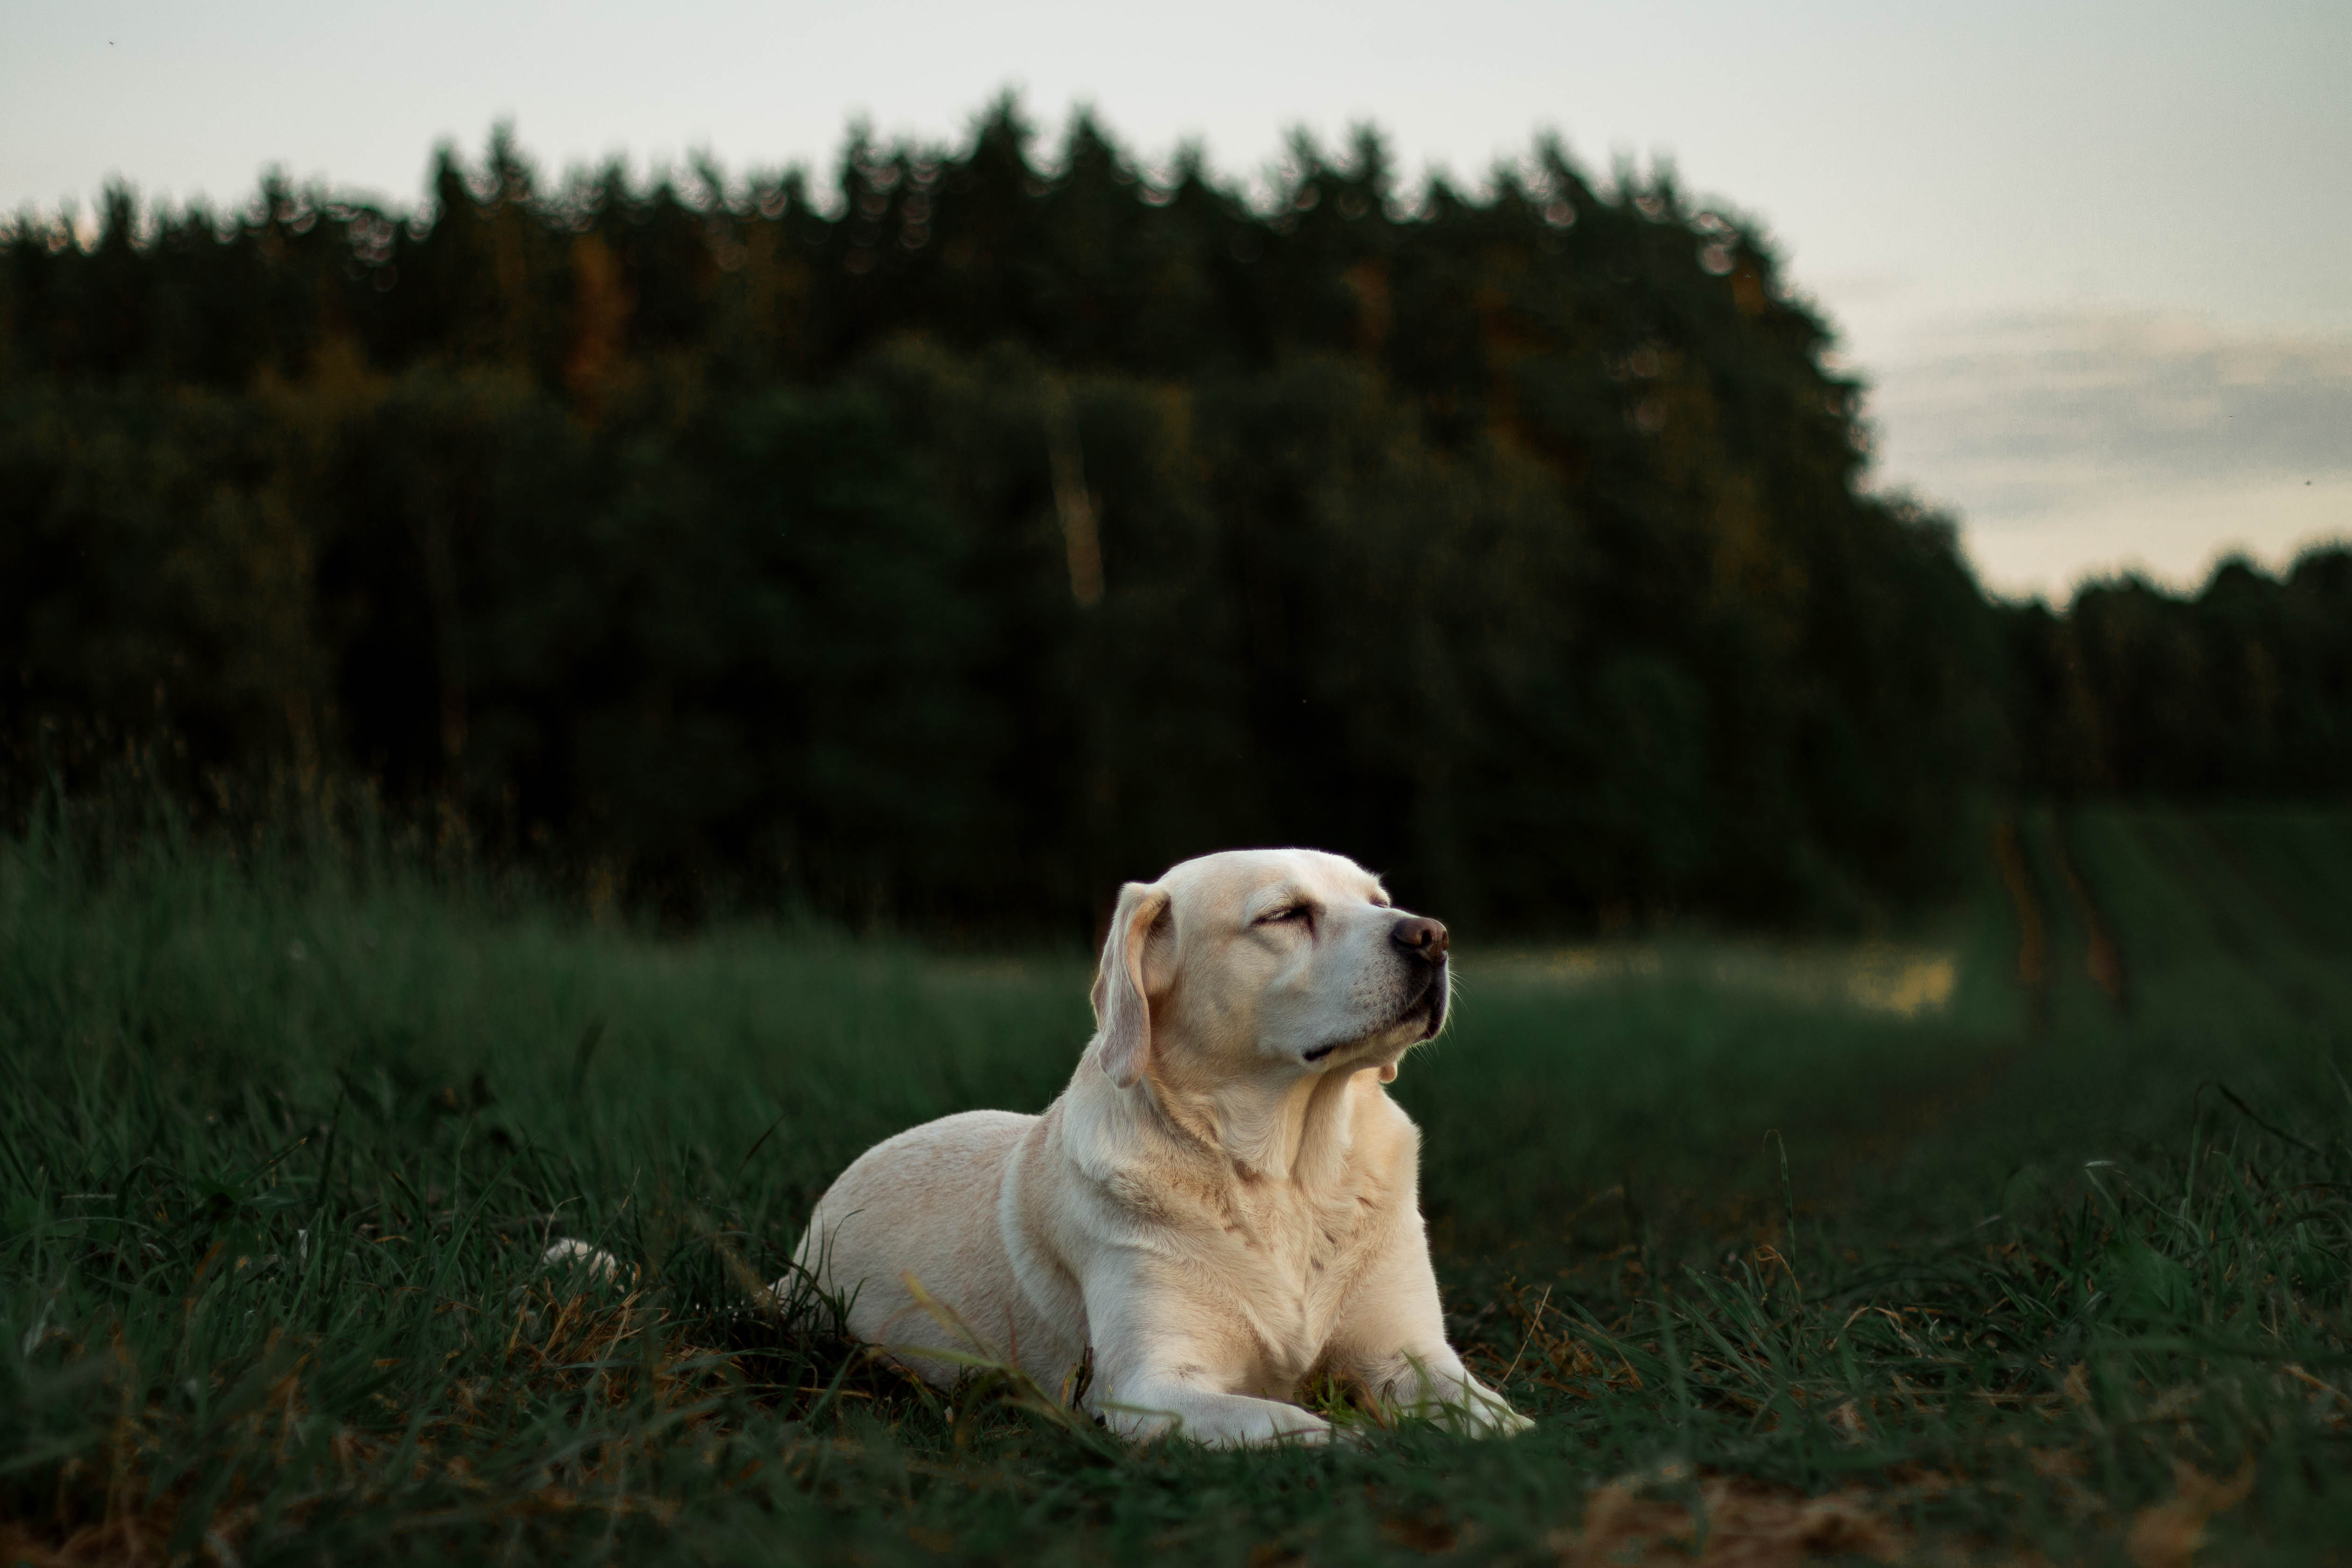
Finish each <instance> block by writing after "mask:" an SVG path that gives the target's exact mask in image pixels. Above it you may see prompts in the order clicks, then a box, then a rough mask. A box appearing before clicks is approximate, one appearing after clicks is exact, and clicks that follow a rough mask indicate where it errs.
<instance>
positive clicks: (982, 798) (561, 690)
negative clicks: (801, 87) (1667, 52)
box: [0, 100, 2352, 936]
mask: <svg viewBox="0 0 2352 1568" xmlns="http://www.w3.org/2000/svg"><path fill="white" fill-rule="evenodd" d="M432 189H433V195H432V199H431V201H430V204H429V205H428V206H427V207H426V208H425V209H424V210H420V211H417V212H414V213H411V212H404V211H401V210H397V209H394V208H392V207H388V206H383V205H376V204H364V203H359V202H355V201H351V200H344V199H341V198H339V197H337V196H335V195H334V194H333V193H329V192H326V191H323V190H310V189H301V188H296V187H294V186H292V185H289V183H286V182H284V181H282V180H278V179H271V180H268V181H266V182H265V183H264V184H263V186H262V188H261V191H260V193H259V194H258V196H257V198H256V199H255V200H254V201H253V202H252V204H250V205H249V206H247V207H246V208H244V209H241V210H238V211H235V212H220V211H213V210H207V209H205V208H204V207H201V206H193V207H188V208H184V209H179V210H169V209H165V208H163V207H157V206H152V205H142V204H141V203H140V201H139V200H138V199H137V197H136V196H135V194H134V193H131V191H130V190H128V189H123V188H118V189H115V190H112V191H110V193H108V194H107V196H106V199H105V201H104V204H103V207H102V211H101V212H100V214H97V218H96V221H95V222H94V223H92V224H88V225H80V226H77V225H75V224H74V223H73V222H71V221H69V219H68V217H67V216H65V215H54V214H53V215H43V214H28V215H25V216H20V217H19V218H18V219H16V221H15V222H14V223H13V224H12V225H10V226H9V227H8V228H7V230H6V232H5V235H0V794H4V795H5V804H6V806H7V808H8V809H9V810H11V811H13V812H17V813H22V812H23V811H25V810H27V809H29V808H30V807H31V806H32V805H33V804H34V803H35V802H36V801H37V800H38V799H39V798H40V797H42V796H43V795H44V794H45V793H53V792H56V791H60V790H63V791H67V792H72V791H75V790H78V789H82V788H85V787H87V786H89V785H90V784H91V783H92V782H94V781H96V780H99V779H102V778H108V777H120V776H124V775H126V774H128V775H135V776H136V777H138V778H139V779H142V780H146V781H149V782H150V783H152V785H153V786H154V787H155V788H157V789H160V790H161V791H163V793H165V794H167V795H168V796H170V797H171V798H172V799H173V800H176V801H179V802H181V803H182V804H183V805H184V807H185V808H186V809H188V810H194V811H197V812H199V813H209V814H211V816H213V817H214V818H216V819H218V820H220V821H244V820H247V819H249V818H251V817H252V816H253V815H254V813H256V812H257V811H259V810H263V809H264V808H263V806H262V805H261V804H259V803H260V802H264V801H265V800H279V801H281V802H282V798H283V797H284V796H285V795H286V793H287V792H288V791H289V790H290V791H295V792H298V793H299V794H300V795H301V796H302V797H303V798H304V799H306V800H311V801H313V802H320V801H327V802H340V803H341V804H340V805H334V806H332V807H331V810H330V814H332V812H333V810H358V809H359V807H360V805H361V804H362V803H364V805H365V806H366V808H367V809H368V810H372V811H374V812H377V813H379V814H386V815H388V816H389V818H390V819H392V820H397V821H405V822H409V823H412V824H415V828H416V831H419V832H423V833H427V834H429V835H431V836H432V838H433V839H434V841H435V842H436V844H437V845H438V846H439V847H440V848H441V849H443V850H453V847H454V849H455V850H462V851H463V852H464V853H466V854H467V855H469V856H473V857H477V858H478V859H480V860H481V861H483V862H490V863H502V864H513V865H518V866H525V867H535V868H537V869H538V870H539V871H540V872H541V873H543V874H545V875H547V876H549V877H551V878H553V879H555V880H557V881H559V882H563V883H569V884H572V885H577V886H581V887H584V888H587V889H589V890H591V891H592V893H595V894H598V895H599V896H604V897H609V898H617V899H622V900H625V901H626V902H628V903H630V904H635V905H641V906H645V907H652V908H658V909H660V910H662V911H664V912H666V913H667V914H670V915H677V916H680V917H683V918H687V919H693V918H696V917H698V915H702V914H704V913H707V912H709V911H713V910H716V909H719V908H722V907H740V906H742V905H744V904H747V903H748V904H771V903H778V902H780V903H782V904H789V905H791V906H793V907H799V908H803V909H806V910H809V911H812V912H814V913H818V914H821V915H826V916H829V917H833V918H837V919H843V920H847V921H850V922H852V923H854V924H857V925H862V926H863V925H875V924H877V923H878V924H888V925H893V926H903V927H906V928H909V929H919V930H929V931H935V932H940V933H974V932H1012V933H1016V934H1020V935H1024V936H1035V935H1041V934H1060V935H1063V936H1084V935H1085V934H1086V932H1087V926H1088V925H1089V923H1090V922H1091V921H1092V920H1094V919H1095V918H1096V917H1097V915H1098V913H1099V909H1100V907H1101V906H1102V904H1104V901H1105V900H1106V899H1107V898H1108V895H1109V893H1110V892H1111V891H1112V890H1114V889H1115V888H1116V886H1117V883H1118V881H1119V880H1121V879H1122V878H1128V877H1136V876H1148V875H1150V874H1152V873H1156V872H1157V871H1158V870H1159V869H1160V867H1162V866H1164V865H1165V864H1167V863H1169V862H1171V861H1173V860H1175V859H1177V858H1180V857H1181V856H1183V855H1186V854H1189V853H1192V852H1199V851H1202V850H1205V849H1210V848H1214V847H1222V846H1226V845H1233V844H1244V843H1265V842H1276V841H1305V842H1311V843H1315V844H1318V845H1321V846H1324V847H1328V848H1331V849H1334V850H1337V851H1340V852H1346V853H1349V854H1352V855H1354V856H1356V857H1358V858H1359V859H1361V860H1363V861H1364V862H1367V863H1369V864H1371V865H1374V866H1377V867H1380V868H1381V869H1382V870H1383V871H1384V872H1386V873H1388V874H1389V875H1390V877H1391V883H1392V884H1393V885H1394V886H1395V887H1396V888H1397V889H1398V890H1399V893H1400V896H1401V897H1402V898H1404V899H1405V900H1406V901H1407V902H1410V903H1414V904H1420V905H1423V906H1426V907H1430V908H1433V909H1438V910H1442V911H1444V913H1445V915H1446V917H1447V918H1448V919H1449V920H1453V921H1458V922H1461V923H1464V924H1465V925H1467V926H1469V927H1471V928H1473V929H1478V930H1486V931H1491V932H1503V933H1522V934H1528V935H1541V934H1552V933H1573V932H1580V931H1591V930H1612V929H1622V928H1625V927H1627V926H1628V925H1646V924H1650V923H1654V922H1658V921H1664V920H1674V919H1678V918H1685V919H1700V920H1708V921H1726V922H1736V923H1746V924H1757V923H1762V924H1771V925H1790V926H1819V927H1825V928H1832V927H1833V928H1855V927H1863V926H1869V925H1874V924H1875V923H1879V922H1883V921H1884V920H1885V919H1887V918H1889V917H1890V916H1893V915H1899V914H1900V913H1901V912H1903V911H1906V910H1909V909H1916V908H1919V907H1923V906H1925V905H1926V904H1928V903H1930V902H1932V901H1934V900H1937V899H1939V898H1942V897H1945V896H1947V895H1948V894H1949V892H1950V890H1951V889H1952V888H1953V887H1954V886H1955V885H1957V879H1958V878H1959V877H1960V876H1961V875H1962V873H1963V870H1964V868H1965V866H1967V865H1968V864H1969V863H1972V862H1979V861H1981V859H1982V857H1983V855H1984V853H1985V845H1984V843H1983V842H1982V841H1981V835H1980V833H1979V831H1978V830H1977V829H1975V828H1973V827H1971V826H1970V825H1969V824H1970V823H1972V822H1976V821H1980V820H1981V819H1980V813H1979V806H1980V805H1981V804H1982V803H1983V802H1985V801H1987V800H2058V801H2061V802H2080V801H2095V800H2144V799H2162V800H2175V801H2184V802H2190V801H2200V800H2294V801H2315V800H2341V799H2342V797H2343V795H2344V793H2345V791H2346V789H2347V783H2352V551H2347V549H2343V548H2334V549H2319V550H2315V551H2313V552H2311V553H2309V554H2307V555H2305V557H2304V558H2303V559H2300V560H2299V561H2297V562H2296V563H2294V566H2293V567H2292V568H2291V570H2288V571H2287V572H2286V573H2285V574H2284V575H2283V576H2281V577H2272V576H2270V575H2267V574H2265V573H2263V571H2261V570H2257V569H2255V568H2253V567H2252V566H2251V565H2249V564H2247V563H2245V562H2242V561H2231V562H2227V563H2224V564H2223V565H2222V566H2221V568H2220V569H2218V570H2216V571H2215V573H2214V574H2213V576H2212V578H2211V580H2210V582H2209V583H2207V584H2206V585H2205V586H2204V587H2203V588H2202V590H2201V591H2198V592H2196V593H2194V594H2193V595H2186V594H2180V593H2176V592H2172V591H2167V590H2165V589H2163V588H2161V587H2158V586H2156V585H2152V584H2149V583H2147V582H2144V581H2139V580H2116V581H2105V582H2097V583H2094V584H2090V585H2087V586H2085V587H2084V589H2083V590H2082V591H2079V592H2078V593H2077V594H2076V595H2075V596H2074V599H2073V601H2072V602H2070V603H2068V604H2065V605H2063V606H2051V605H2046V604H2042V603H2040V602H2030V603H2023V604H2020V603H2013V602H2007V601H2000V600H1997V599H1995V598H1993V597H1991V596H1990V595H1988V594H1987V593H1986V592H1985V591H1983V589H1982V588H1981V587H1980V586H1979V584H1978V583H1977V581H1976V580H1975V579H1974V577H1973V576H1972V574H1971V572H1970V570H1969V566H1968V564H1967V562H1966V560H1965V559H1964V558H1963V557H1962V555H1961V553H1960V551H1959V549H1958V544H1957V541H1956V534H1955V529H1954V527H1953V524H1952V522H1951V521H1950V519H1948V517H1944V516H1942V515H1940V514H1938V513H1937V511H1936V510H1935V509H1934V507H1932V506H1930V505H1927V504H1925V503H1920V502H1913V501H1909V500H1906V499H1903V498H1900V497H1888V496H1885V495H1883V494H1879V493H1877V492H1875V491H1874V490H1873V489H1872V488H1871V487H1869V486H1868V485H1867V484H1866V466H1867V462H1868V451H1869V424H1868V421H1867V417H1866V408H1865V403H1864V393H1865V391H1866V389H1865V387H1864V385H1863V384H1861V382H1858V381H1857V380H1856V379H1854V378H1853V377H1852V376H1849V375H1842V374H1839V373H1835V372H1833V371H1832V370H1831V369H1830V368H1828V361H1827V360H1826V359H1825V356H1826V355H1827V353H1828V351H1829V350H1830V349H1831V347H1832V342H1833V338H1832V325H1831V324H1830V323H1829V322H1827V321H1825V320H1824V319H1822V316H1821V314H1820V313H1819V312H1818V311H1817V310H1815V309H1814V308H1812V307H1811V305H1810V304H1809V303H1808V301H1807V300H1806V298H1804V296H1803V295H1802V293H1801V290H1799V289H1798V288H1797V287H1795V285H1794V284H1792V283H1791V281H1790V279H1789V277H1787V276H1786V273H1785V270H1784V268H1783V267H1782V265H1781V264H1780V260H1779V259H1778V257H1777V256H1776V255H1775V254H1774V251H1773V248H1772V246H1771V244H1770V242H1769V236H1768V235H1765V234H1764V233H1763V232H1762V230H1761V228H1760V226H1759V225H1757V224H1755V223H1754V222H1752V221H1750V220H1749V219H1748V218H1746V217H1744V216H1743V215H1742V214H1738V213H1736V212H1728V211H1724V210H1721V209H1719V208H1714V207H1708V206H1704V205H1701V204H1696V203H1695V202H1694V201H1693V200H1692V199H1691V198H1689V197H1688V196H1687V195H1686V194H1685V193H1684V192H1683V191H1682V190H1681V189H1680V188H1679V187H1678V186H1677V184H1676V183H1675V180H1674V178H1673V176H1672V174H1671V172H1666V171H1663V170H1654V171H1651V172H1646V173H1645V172H1641V171H1638V170H1636V169H1634V168H1632V167H1630V166H1621V167H1619V168H1617V169H1616V170H1614V171H1613V172H1612V175H1611V176H1610V177H1609V178H1607V179H1599V178H1596V177H1595V176H1593V175H1592V174H1591V172H1588V171H1586V170H1585V169H1583V168H1581V167H1580V165H1579V164H1578V163H1577V162H1575V161H1573V160H1572V159H1571V158H1570V156H1569V154H1568V153H1567V152H1566V151H1565V150H1564V149H1563V148H1561V147H1560V146H1559V145H1558V144H1556V143H1551V142H1541V143H1538V145H1537V146H1535V147H1534V148H1533V149H1532V150H1531V151H1530V152H1529V153H1528V156H1527V157H1526V158H1525V159H1524V160H1522V161H1521V162H1518V163H1517V164H1515V165H1512V166H1509V167H1505V168H1502V169H1498V170H1497V171H1496V172H1495V173H1494V175H1493V176H1492V177H1491V178H1490V179H1489V180H1488V181H1486V183H1484V184H1483V185H1482V186H1480V187H1479V188H1478V189H1476V190H1475V191H1474V190H1465V189H1462V188H1457V187H1456V186H1455V185H1454V184H1451V183H1447V182H1445V181H1444V180H1439V179H1432V180H1430V181H1427V182H1425V183H1421V184H1419V185H1418V186H1411V185H1408V184H1407V183H1405V182H1403V181H1402V180H1401V179H1400V177H1399V176H1398V174H1397V172H1396V171H1395V169H1394V167H1393V165H1392V162H1391V157H1390V155H1389V153H1388V152H1387V151H1386V149H1385V147H1384V145H1383V144H1382V142H1381V140H1380V139H1379V138H1378V137H1377V136H1376V135H1374V134H1373V133H1371V132H1370V131H1366V132H1363V133H1361V134H1360V135H1359V136H1358V137H1357V138H1356V139H1355V140H1354V141H1353V142H1352V143H1351V144H1350V145H1349V146H1347V147H1346V148H1344V149H1340V150H1338V151H1332V150H1328V149H1324V148H1321V147H1318V146H1317V145H1316V144H1314V143H1313V142H1311V141H1307V140H1306V139H1304V138H1301V139H1300V140H1299V141H1297V142H1296V143H1295V144H1294V146H1293V147H1292V149H1291V152H1290V155H1289V157H1288V159H1287V161H1286V163H1285V164H1284V165H1283V168H1282V171H1281V173H1280V175H1279V178H1278V179H1277V180H1276V181H1274V182H1273V183H1271V184H1270V185H1269V186H1267V187H1266V188H1265V189H1264V190H1260V191H1256V192H1252V191H1249V190H1246V189H1244V187H1243V186H1241V185H1240V184H1238V183H1233V182H1229V181H1223V180H1221V179H1220V178H1218V177H1217V176H1216V175H1214V174H1213V172H1211V171H1209V170H1208V169H1207V168H1205V167H1204V165H1203V164H1202V162H1201V161H1200V160H1199V159H1198V158H1197V157H1192V156H1179V157H1178V158H1176V159H1175V160H1174V161H1172V162H1170V163H1168V164H1166V165H1164V166H1152V165H1148V164H1146V163H1144V162H1140V161H1139V160H1137V159H1136V158H1134V157H1133V156H1131V155H1130V154H1129V153H1128V152H1125V151H1123V150H1122V149H1121V148H1120V147H1119V146H1118V145H1117V144H1116V143H1115V141H1113V140H1112V139H1111V138H1110V137H1109V135H1108V133H1107V132H1106V131H1104V130H1103V129H1102V128H1101V127H1100V126H1099V125H1098V124H1097V123H1096V122H1095V121H1094V120H1091V119H1089V118H1087V117H1086V116H1084V115H1080V116H1078V117H1076V119H1075V120H1073V121H1072V123H1071V125H1070V127H1069V129H1068V130H1067V132H1066V135H1065V136H1063V137H1062V138H1061V139H1060V141H1059V142H1058V144H1056V145H1054V146H1052V147H1050V148H1047V147H1045V145H1044V143H1043V141H1042V139H1041V138H1040V136H1039V135H1038V134H1037V132H1036V131H1034V129H1033V128H1032V127H1031V126H1030V125H1029V124H1028V123H1027V121H1026V120H1024V115H1023V112H1022V110H1021V109H1020V107H1019V105H1018V104H1017V103H1015V102H1013V101H1011V100H1006V101H1003V102H1000V103H999V104H997V105H996V106H994V107H993V108H992V110H989V111H988V112H987V113H986V114H984V115H983V116H982V117H981V118H980V119H979V120H977V121H976V122H975V126H974V129H973V131H972V132H971V135H970V137H969V138H968V139H967V140H966V141H965V142H964V143H963V144H961V146H957V147H952V148H944V147H930V146H923V145H915V144H890V145H884V144H880V143H877V142H876V141H873V140H872V139H871V138H870V137H867V136H864V135H859V136H855V137H853V139H852V141H851V142H850V145H849V146H848V148H847V150H846V152H845V154H844V156H843V158H842V159H841V162H840V164H839V167H838V170H837V172H836V175H835V179H834V180H833V181H832V182H831V183H825V184H823V185H820V184H819V183H814V182H812V181H811V180H810V179H809V178H808V177H806V176H805V175H804V174H802V173H800V172H791V173H785V174H780V175H774V176H767V175H757V176H753V177H751V178H749V179H738V180H730V178H728V177H727V176H726V175H724V174H723V173H722V172H720V171H719V170H717V169H716V168H710V167H701V168H697V169H695V170H692V171H689V172H683V173H674V174H661V173H656V174H654V175H651V176H647V177H644V178H637V177H633V176H632V175H631V174H630V173H629V172H627V171H626V170H625V169H624V168H622V167H621V166H619V165H614V166H612V167H609V168H606V169H604V170H602V171H599V172H584V173H578V174H574V175H572V176H571V177H569V178H566V179H563V180H562V181H550V180H548V179H546V178H544V177H543V176H542V175H541V173H540V172H537V171H536V170H535V169H534V167H533V166H532V164H531V162H530V160H529V159H528V158H527V157H526V156H525V155H524V153H523V152H521V150H520V148H519V147H518V146H517V145H516V144H515V143H514V141H512V139H511V138H510V137H509V136H507V135H505V134H504V133H501V134H499V135H498V136H495V137H494V138H493V139H492V141H491V143H490V145H489V147H488V151H487V152H486V154H485V155H484V156H483V157H482V158H481V159H480V160H478V162H467V160H465V159H464V158H462V157H460V156H459V155H458V154H457V153H456V152H452V151H449V150H446V149H445V150H444V151H443V152H441V154H440V155H439V159H438V162H437V166H436V173H435V175H434V179H433V187H432ZM271 809H275V808H271Z"/></svg>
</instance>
